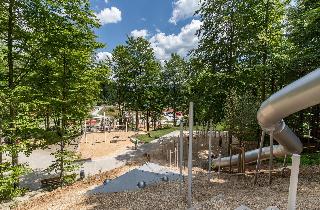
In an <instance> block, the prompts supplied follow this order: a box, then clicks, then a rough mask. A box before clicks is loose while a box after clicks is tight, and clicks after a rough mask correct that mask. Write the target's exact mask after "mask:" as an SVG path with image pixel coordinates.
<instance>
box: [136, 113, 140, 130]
mask: <svg viewBox="0 0 320 210" xmlns="http://www.w3.org/2000/svg"><path fill="white" fill-rule="evenodd" d="M138 130H139V111H136V131H138Z"/></svg>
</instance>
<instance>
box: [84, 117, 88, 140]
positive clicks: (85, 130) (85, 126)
mask: <svg viewBox="0 0 320 210" xmlns="http://www.w3.org/2000/svg"><path fill="white" fill-rule="evenodd" d="M84 139H85V142H86V143H88V140H87V121H86V119H84Z"/></svg>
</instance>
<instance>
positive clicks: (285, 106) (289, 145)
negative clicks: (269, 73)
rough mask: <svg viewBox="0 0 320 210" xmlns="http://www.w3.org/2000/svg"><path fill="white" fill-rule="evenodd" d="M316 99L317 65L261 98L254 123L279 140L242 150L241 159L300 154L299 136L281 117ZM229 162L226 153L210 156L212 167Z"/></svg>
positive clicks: (319, 93) (319, 78)
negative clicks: (220, 156)
mask: <svg viewBox="0 0 320 210" xmlns="http://www.w3.org/2000/svg"><path fill="white" fill-rule="evenodd" d="M319 103H320V68H318V69H316V70H315V71H313V72H311V73H309V74H307V75H306V76H304V77H302V78H300V79H298V80H296V81H295V82H293V83H291V84H290V85H288V86H286V87H284V88H282V89H281V90H279V91H278V92H276V93H274V94H273V95H271V96H270V97H269V98H268V99H267V100H266V101H264V102H263V103H262V105H261V107H260V109H259V111H258V113H257V119H258V123H259V124H260V126H261V127H262V130H263V135H262V139H261V143H262V141H263V140H264V134H265V133H268V134H270V137H271V138H270V140H273V138H274V139H275V140H276V141H277V142H278V143H279V144H280V145H277V146H273V145H272V144H271V146H270V147H264V148H262V145H263V144H260V148H259V149H257V150H252V151H248V152H246V153H245V162H246V163H249V162H255V161H257V159H259V160H263V159H268V158H270V157H272V156H273V155H274V156H276V157H283V156H285V155H286V154H300V153H301V152H302V149H303V145H302V143H301V141H300V139H299V138H298V137H297V136H296V135H295V134H294V133H293V132H292V131H291V129H290V128H289V127H288V126H287V125H286V124H285V122H284V120H283V118H285V117H287V116H289V115H291V114H293V113H295V112H298V111H300V110H303V109H306V108H308V107H311V106H314V105H317V104H319ZM237 163H238V155H233V156H232V157H231V165H235V164H237ZM229 165H230V157H224V158H221V160H220V161H219V159H218V158H217V159H214V160H213V167H219V166H221V167H224V166H229Z"/></svg>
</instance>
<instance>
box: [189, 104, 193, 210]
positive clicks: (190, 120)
mask: <svg viewBox="0 0 320 210" xmlns="http://www.w3.org/2000/svg"><path fill="white" fill-rule="evenodd" d="M192 126H193V102H190V107H189V154H188V207H189V208H191V206H192V137H193V130H192Z"/></svg>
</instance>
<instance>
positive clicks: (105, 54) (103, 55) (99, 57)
mask: <svg viewBox="0 0 320 210" xmlns="http://www.w3.org/2000/svg"><path fill="white" fill-rule="evenodd" d="M107 58H109V59H112V54H111V53H109V52H98V54H97V60H98V61H101V60H105V59H107Z"/></svg>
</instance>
